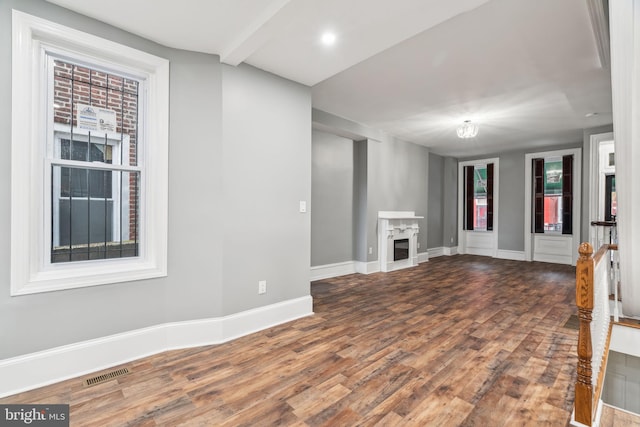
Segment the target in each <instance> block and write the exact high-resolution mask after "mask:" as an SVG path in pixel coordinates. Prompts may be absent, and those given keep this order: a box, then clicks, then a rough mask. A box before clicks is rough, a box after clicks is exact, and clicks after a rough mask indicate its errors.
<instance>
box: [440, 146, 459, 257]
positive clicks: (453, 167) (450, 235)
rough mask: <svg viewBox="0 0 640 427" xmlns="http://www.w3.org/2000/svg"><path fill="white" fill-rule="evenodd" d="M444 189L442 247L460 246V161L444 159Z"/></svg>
mask: <svg viewBox="0 0 640 427" xmlns="http://www.w3.org/2000/svg"><path fill="white" fill-rule="evenodd" d="M443 177H444V178H443V187H442V195H443V201H442V212H443V218H442V227H443V229H444V230H443V236H442V239H443V240H442V246H444V247H454V246H457V245H458V160H457V159H454V158H453V157H445V158H444V169H443Z"/></svg>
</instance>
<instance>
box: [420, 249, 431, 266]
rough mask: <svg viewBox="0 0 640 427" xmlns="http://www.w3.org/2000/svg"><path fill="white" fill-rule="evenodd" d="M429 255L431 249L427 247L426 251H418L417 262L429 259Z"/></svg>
mask: <svg viewBox="0 0 640 427" xmlns="http://www.w3.org/2000/svg"><path fill="white" fill-rule="evenodd" d="M431 257H432V255H431V249H427V252H420V253H418V264H422V263H423V262H427V261H429V258H431Z"/></svg>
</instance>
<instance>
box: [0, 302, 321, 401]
mask: <svg viewBox="0 0 640 427" xmlns="http://www.w3.org/2000/svg"><path fill="white" fill-rule="evenodd" d="M312 314H313V300H312V298H311V296H305V297H301V298H296V299H292V300H288V301H283V302H279V303H276V304H271V305H268V306H264V307H259V308H255V309H251V310H247V311H243V312H240V313H235V314H232V315H229V316H224V317H216V318H211V319H201V320H190V321H185V322H172V323H165V324H162V325H156V326H151V327H148V328H143V329H137V330H134V331H128V332H123V333H120V334H115V335H111V336H107V337H102V338H97V339H93V340H89V341H83V342H79V343H75V344H69V345H65V346H61V347H56V348H52V349H49V350H44V351H39V352H37V353H31V354H26V355H23V356H18V357H13V358H10V359H4V360H0V378H2V382H0V397H5V396H9V395H13V394H16V393H21V392H23V391H27V390H32V389H34V388H38V387H42V386H45V385H49V384H53V383H57V382H59V381H64V380H67V379H70V378H75V377H78V376H82V375H86V374H89V373H91V372H96V371H99V370H102V369H107V368H110V367H112V366H116V365H120V364H122V363H127V362H131V361H133V360H136V359H140V358H143V357H147V356H151V355H154V354H158V353H162V352H164V351H168V350H177V349H182V348H190V347H199V346H205V345H212V344H222V343H225V342H227V341H231V340H233V339H236V338H239V337H242V336H245V335H249V334H252V333H254V332H258V331H261V330H263V329H267V328H270V327H273V326H276V325H280V324H283V323H286V322H290V321H292V320H296V319H300V318H302V317H306V316H310V315H312Z"/></svg>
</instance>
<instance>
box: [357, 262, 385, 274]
mask: <svg viewBox="0 0 640 427" xmlns="http://www.w3.org/2000/svg"><path fill="white" fill-rule="evenodd" d="M355 265H356V273H361V274H372V273H378V272H379V271H380V261H378V260H375V261H368V262H364V261H355Z"/></svg>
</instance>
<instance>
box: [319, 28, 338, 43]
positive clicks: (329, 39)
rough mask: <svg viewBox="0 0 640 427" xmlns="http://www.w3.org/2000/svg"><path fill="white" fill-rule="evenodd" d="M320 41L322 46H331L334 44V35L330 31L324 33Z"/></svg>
mask: <svg viewBox="0 0 640 427" xmlns="http://www.w3.org/2000/svg"><path fill="white" fill-rule="evenodd" d="M320 40H322V44H323V45H325V46H331V45H333V44H335V42H336V35H335V33H332V32H331V31H327V32H326V33H324V34H322V38H321V39H320Z"/></svg>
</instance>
